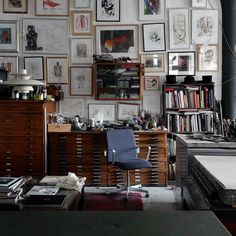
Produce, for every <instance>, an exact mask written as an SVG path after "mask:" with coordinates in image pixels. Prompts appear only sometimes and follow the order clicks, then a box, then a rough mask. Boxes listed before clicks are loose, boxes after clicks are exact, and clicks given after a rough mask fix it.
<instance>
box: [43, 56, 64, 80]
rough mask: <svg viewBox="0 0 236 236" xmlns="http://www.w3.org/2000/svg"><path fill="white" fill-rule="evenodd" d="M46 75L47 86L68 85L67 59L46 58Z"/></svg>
mask: <svg viewBox="0 0 236 236" xmlns="http://www.w3.org/2000/svg"><path fill="white" fill-rule="evenodd" d="M46 75H47V83H48V84H68V58H67V57H47V58H46Z"/></svg>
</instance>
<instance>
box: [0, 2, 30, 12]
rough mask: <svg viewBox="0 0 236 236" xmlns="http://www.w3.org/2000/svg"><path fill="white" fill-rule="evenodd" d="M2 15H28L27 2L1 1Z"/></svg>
mask: <svg viewBox="0 0 236 236" xmlns="http://www.w3.org/2000/svg"><path fill="white" fill-rule="evenodd" d="M3 12H4V13H14V14H15V13H19V14H23V13H24V14H25V13H28V0H20V1H12V0H3Z"/></svg>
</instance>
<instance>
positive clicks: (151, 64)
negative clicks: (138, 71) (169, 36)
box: [141, 53, 165, 73]
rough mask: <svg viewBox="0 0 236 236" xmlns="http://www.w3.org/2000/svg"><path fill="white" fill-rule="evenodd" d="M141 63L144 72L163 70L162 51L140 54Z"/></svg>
mask: <svg viewBox="0 0 236 236" xmlns="http://www.w3.org/2000/svg"><path fill="white" fill-rule="evenodd" d="M141 63H142V64H143V65H144V72H145V73H149V72H153V73H155V72H162V71H165V60H164V53H157V54H142V55H141Z"/></svg>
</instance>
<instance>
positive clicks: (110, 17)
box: [96, 0, 120, 22]
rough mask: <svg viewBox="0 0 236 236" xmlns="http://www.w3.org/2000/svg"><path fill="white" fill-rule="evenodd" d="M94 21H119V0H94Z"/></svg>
mask: <svg viewBox="0 0 236 236" xmlns="http://www.w3.org/2000/svg"><path fill="white" fill-rule="evenodd" d="M96 21H113V22H115V21H120V0H110V1H104V0H96Z"/></svg>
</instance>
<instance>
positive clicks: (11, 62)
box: [0, 55, 19, 79]
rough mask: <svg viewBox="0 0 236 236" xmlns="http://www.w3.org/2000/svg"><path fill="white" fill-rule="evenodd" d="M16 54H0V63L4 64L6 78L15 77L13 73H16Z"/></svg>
mask: <svg viewBox="0 0 236 236" xmlns="http://www.w3.org/2000/svg"><path fill="white" fill-rule="evenodd" d="M18 62H19V60H18V56H8V55H6V56H5V55H1V56H0V65H1V64H4V65H5V67H6V68H7V71H8V78H9V79H15V75H16V74H17V73H18Z"/></svg>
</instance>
